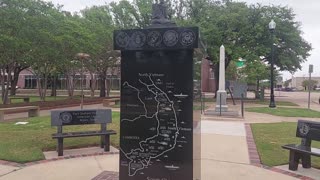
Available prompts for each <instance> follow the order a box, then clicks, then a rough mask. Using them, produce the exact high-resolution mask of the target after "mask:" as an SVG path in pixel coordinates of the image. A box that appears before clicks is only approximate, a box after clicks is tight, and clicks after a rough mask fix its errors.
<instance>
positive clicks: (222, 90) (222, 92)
mask: <svg viewBox="0 0 320 180" xmlns="http://www.w3.org/2000/svg"><path fill="white" fill-rule="evenodd" d="M219 63H220V67H219V90H218V92H217V103H216V112H226V111H228V106H227V92H226V75H225V49H224V46H223V45H222V46H221V47H220V62H219Z"/></svg>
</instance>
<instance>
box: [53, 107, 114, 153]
mask: <svg viewBox="0 0 320 180" xmlns="http://www.w3.org/2000/svg"><path fill="white" fill-rule="evenodd" d="M111 121H112V115H111V110H110V109H99V110H74V111H52V112H51V126H57V133H55V134H52V138H53V139H57V141H58V146H57V152H58V156H63V139H64V138H74V137H88V136H101V142H100V146H101V148H104V151H110V135H113V134H116V132H115V131H113V130H107V123H111ZM86 124H101V129H100V130H99V131H81V132H64V133H63V132H62V127H63V126H68V125H86Z"/></svg>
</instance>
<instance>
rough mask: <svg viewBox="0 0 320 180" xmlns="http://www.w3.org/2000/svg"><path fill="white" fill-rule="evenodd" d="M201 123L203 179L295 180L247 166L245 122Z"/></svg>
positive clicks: (248, 162) (248, 163)
mask: <svg viewBox="0 0 320 180" xmlns="http://www.w3.org/2000/svg"><path fill="white" fill-rule="evenodd" d="M201 123H202V125H201V126H202V127H204V128H202V130H203V131H202V133H201V135H202V136H201V144H202V147H201V149H202V153H201V156H202V157H201V160H202V163H201V167H202V168H201V169H202V172H201V179H202V180H214V179H226V180H233V179H234V180H238V179H246V180H247V179H252V180H257V179H259V180H260V179H261V180H264V179H266V180H267V179H272V180H277V179H279V180H287V179H288V180H289V179H295V178H293V177H290V176H287V175H283V174H280V173H276V172H272V171H269V170H266V169H263V168H259V167H256V166H253V165H250V160H249V152H248V147H247V141H246V132H245V127H244V122H221V121H219V122H217V121H202V122H201Z"/></svg>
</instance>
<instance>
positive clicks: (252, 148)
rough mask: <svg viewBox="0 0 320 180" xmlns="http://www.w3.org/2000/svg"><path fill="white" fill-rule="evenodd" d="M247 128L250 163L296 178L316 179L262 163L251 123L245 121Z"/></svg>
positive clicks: (303, 179) (304, 179)
mask: <svg viewBox="0 0 320 180" xmlns="http://www.w3.org/2000/svg"><path fill="white" fill-rule="evenodd" d="M245 129H246V134H247V137H246V138H247V145H248V152H249V159H250V164H251V165H253V166H256V167H260V168H263V169H267V170H270V171H273V172H277V173H281V174H284V175H287V176H291V177H294V178H298V179H301V180H315V179H313V178H310V177H307V176H303V175H300V174H296V173H293V172H289V171H285V170H282V169H278V168H276V167H269V166H266V165H263V164H262V163H261V160H260V156H259V153H258V150H257V146H256V143H255V141H254V138H253V134H252V130H251V125H250V124H249V123H245Z"/></svg>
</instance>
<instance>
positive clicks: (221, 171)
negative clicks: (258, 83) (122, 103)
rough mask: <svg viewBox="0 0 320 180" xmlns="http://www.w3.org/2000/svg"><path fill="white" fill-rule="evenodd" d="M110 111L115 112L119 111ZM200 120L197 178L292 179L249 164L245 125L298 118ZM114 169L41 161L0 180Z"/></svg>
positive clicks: (93, 160) (102, 160)
mask: <svg viewBox="0 0 320 180" xmlns="http://www.w3.org/2000/svg"><path fill="white" fill-rule="evenodd" d="M77 108H78V107H74V108H68V109H77ZM85 108H89V109H90V108H103V107H102V106H101V105H91V106H85ZM114 110H115V111H118V110H119V109H114ZM22 115H23V114H22ZM44 115H49V111H41V116H44ZM6 118H8V119H12V118H19V116H18V115H17V114H16V115H12V116H11V115H9V116H7V117H6ZM201 119H202V120H201V123H199V124H198V126H197V128H195V131H194V132H195V134H194V142H195V143H194V152H195V156H194V166H195V168H194V174H195V175H196V176H197V177H199V176H200V175H201V180H214V179H219V180H220V179H226V180H233V179H235V180H239V179H240V180H241V179H243V180H244V179H245V180H247V179H252V180H256V179H262V180H263V179H272V180H278V179H279V180H289V179H296V178H294V177H292V176H288V175H285V174H281V173H277V172H274V171H270V170H268V169H265V168H261V167H257V166H254V165H252V164H250V158H249V151H248V145H247V137H246V136H247V133H246V129H245V123H256V122H264V123H269V122H281V121H296V120H297V119H298V118H283V117H281V118H278V117H276V116H269V115H263V116H261V114H257V113H246V114H245V119H241V118H234V119H228V120H226V119H223V118H220V117H207V116H202V118H201ZM304 119H305V118H304ZM315 120H317V119H315ZM200 135H201V136H200ZM200 138H201V139H200ZM118 166H119V157H118V154H108V155H100V156H90V157H80V158H71V159H63V160H58V161H50V162H45V161H44V162H43V163H40V164H36V165H31V166H26V167H14V166H7V165H0V180H15V179H16V180H18V179H19V180H20V179H25V180H28V179H30V180H33V179H39V180H51V179H52V180H56V179H61V180H64V179H66V180H67V179H68V180H69V179H77V180H88V179H95V180H97V179H101V180H102V179H103V180H115V179H117V177H116V176H117V175H116V174H117V173H115V172H118V171H119V167H118ZM283 169H286V168H285V167H284V168H283ZM312 176H314V177H315V178H314V179H316V178H317V177H319V178H320V173H319V171H318V170H316V171H315V174H313V175H312Z"/></svg>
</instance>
